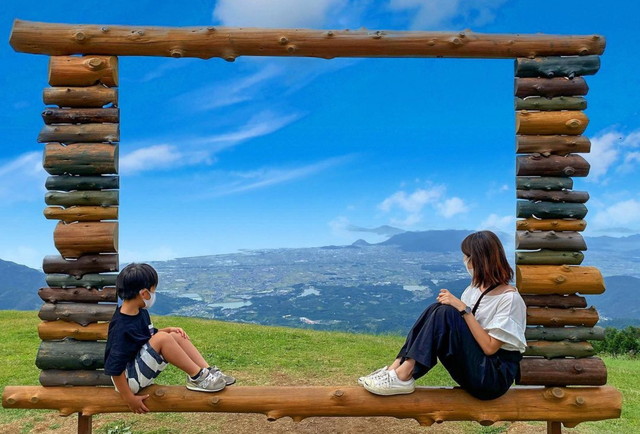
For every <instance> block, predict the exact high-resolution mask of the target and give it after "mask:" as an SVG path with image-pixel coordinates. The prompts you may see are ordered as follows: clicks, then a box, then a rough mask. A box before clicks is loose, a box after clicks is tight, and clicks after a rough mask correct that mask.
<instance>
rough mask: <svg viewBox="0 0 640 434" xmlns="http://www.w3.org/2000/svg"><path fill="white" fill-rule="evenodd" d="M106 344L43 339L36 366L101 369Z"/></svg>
mask: <svg viewBox="0 0 640 434" xmlns="http://www.w3.org/2000/svg"><path fill="white" fill-rule="evenodd" d="M106 346H107V343H106V342H101V341H76V340H74V339H65V340H62V341H42V342H41V343H40V347H39V348H38V354H37V355H36V366H37V367H38V368H40V369H70V370H84V369H101V368H103V367H104V351H105V348H106Z"/></svg>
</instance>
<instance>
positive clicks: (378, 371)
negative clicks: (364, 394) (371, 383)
mask: <svg viewBox="0 0 640 434" xmlns="http://www.w3.org/2000/svg"><path fill="white" fill-rule="evenodd" d="M386 370H387V366H384V367H382V368H380V369H376V370H375V371H373V372H372V373H371V374H369V375H365V376H364V377H360V378H358V384H360V385H361V386H362V385H364V380H365V379H366V378H374V377H377V376H378V375H384V373H385V371H386Z"/></svg>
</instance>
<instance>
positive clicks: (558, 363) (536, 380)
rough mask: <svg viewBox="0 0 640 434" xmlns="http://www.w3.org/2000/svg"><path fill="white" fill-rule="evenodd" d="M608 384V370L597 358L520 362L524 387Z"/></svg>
mask: <svg viewBox="0 0 640 434" xmlns="http://www.w3.org/2000/svg"><path fill="white" fill-rule="evenodd" d="M606 383H607V368H606V367H605V365H604V362H603V361H602V360H601V359H599V358H597V357H585V358H582V359H553V360H549V359H545V358H538V357H525V358H523V359H522V360H521V361H520V377H519V378H518V379H517V380H516V384H519V385H522V386H538V385H545V386H566V385H569V384H571V385H581V386H602V385H604V384H606Z"/></svg>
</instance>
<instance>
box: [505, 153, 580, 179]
mask: <svg viewBox="0 0 640 434" xmlns="http://www.w3.org/2000/svg"><path fill="white" fill-rule="evenodd" d="M589 167H590V165H589V163H588V162H587V160H585V159H584V158H583V157H582V156H580V155H577V154H568V155H564V156H560V155H550V156H548V157H545V156H542V155H537V154H532V155H520V156H518V157H516V174H517V175H518V176H559V177H562V176H587V175H588V174H589Z"/></svg>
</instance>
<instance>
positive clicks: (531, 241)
mask: <svg viewBox="0 0 640 434" xmlns="http://www.w3.org/2000/svg"><path fill="white" fill-rule="evenodd" d="M516 249H524V250H537V249H548V250H561V251H566V250H570V251H573V250H587V243H586V242H585V241H584V238H583V237H582V235H580V233H579V232H572V231H561V232H556V231H535V232H531V231H516Z"/></svg>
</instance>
